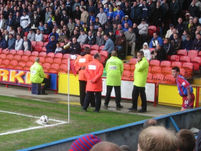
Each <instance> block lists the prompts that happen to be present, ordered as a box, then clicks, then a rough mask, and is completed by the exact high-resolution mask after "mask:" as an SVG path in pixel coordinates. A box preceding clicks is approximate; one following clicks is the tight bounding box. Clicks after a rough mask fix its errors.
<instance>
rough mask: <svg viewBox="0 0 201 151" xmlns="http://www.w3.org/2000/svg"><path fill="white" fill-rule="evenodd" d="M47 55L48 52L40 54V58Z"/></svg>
mask: <svg viewBox="0 0 201 151" xmlns="http://www.w3.org/2000/svg"><path fill="white" fill-rule="evenodd" d="M46 55H47V54H46V52H40V53H39V55H38V56H39V57H45V56H46Z"/></svg>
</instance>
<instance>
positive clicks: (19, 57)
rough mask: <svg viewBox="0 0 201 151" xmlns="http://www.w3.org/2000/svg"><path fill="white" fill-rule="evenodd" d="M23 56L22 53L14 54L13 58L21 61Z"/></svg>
mask: <svg viewBox="0 0 201 151" xmlns="http://www.w3.org/2000/svg"><path fill="white" fill-rule="evenodd" d="M21 58H22V57H21V56H20V55H14V58H13V59H14V60H17V61H20V60H21Z"/></svg>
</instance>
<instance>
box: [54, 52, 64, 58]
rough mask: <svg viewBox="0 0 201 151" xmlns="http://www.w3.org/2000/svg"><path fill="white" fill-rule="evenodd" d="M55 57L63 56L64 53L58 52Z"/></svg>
mask: <svg viewBox="0 0 201 151" xmlns="http://www.w3.org/2000/svg"><path fill="white" fill-rule="evenodd" d="M54 57H56V58H62V57H63V54H62V53H56V54H55V56H54Z"/></svg>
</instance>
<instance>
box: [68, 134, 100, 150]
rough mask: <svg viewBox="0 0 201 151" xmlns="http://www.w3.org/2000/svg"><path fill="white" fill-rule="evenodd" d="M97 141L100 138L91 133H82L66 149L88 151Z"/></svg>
mask: <svg viewBox="0 0 201 151" xmlns="http://www.w3.org/2000/svg"><path fill="white" fill-rule="evenodd" d="M99 142H101V139H100V138H99V137H97V136H95V135H93V134H88V135H84V136H81V137H79V138H78V139H76V140H75V141H74V142H73V143H72V145H71V146H70V149H69V150H68V151H90V150H91V148H92V147H93V146H94V145H95V144H97V143H99Z"/></svg>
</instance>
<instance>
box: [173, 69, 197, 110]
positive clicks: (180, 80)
mask: <svg viewBox="0 0 201 151" xmlns="http://www.w3.org/2000/svg"><path fill="white" fill-rule="evenodd" d="M172 76H173V77H174V78H175V79H176V82H177V87H178V91H179V95H180V96H181V97H182V99H183V104H182V108H181V111H183V110H187V109H192V108H193V105H194V99H195V96H194V94H193V88H192V86H191V85H190V83H189V82H188V81H187V80H186V79H185V78H184V77H183V76H181V75H180V69H179V68H178V67H173V68H172Z"/></svg>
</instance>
